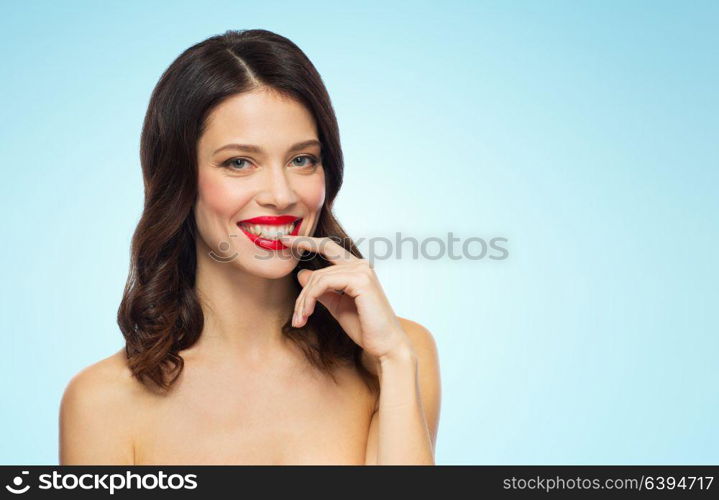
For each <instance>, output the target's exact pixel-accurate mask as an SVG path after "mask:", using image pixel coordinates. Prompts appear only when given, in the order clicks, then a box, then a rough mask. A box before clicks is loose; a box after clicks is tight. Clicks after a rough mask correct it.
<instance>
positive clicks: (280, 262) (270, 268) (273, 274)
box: [232, 255, 299, 279]
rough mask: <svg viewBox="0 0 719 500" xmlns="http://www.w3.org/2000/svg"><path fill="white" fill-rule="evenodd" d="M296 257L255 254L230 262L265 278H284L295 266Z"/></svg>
mask: <svg viewBox="0 0 719 500" xmlns="http://www.w3.org/2000/svg"><path fill="white" fill-rule="evenodd" d="M298 262H299V261H298V259H296V258H291V257H288V256H284V257H280V256H272V257H268V256H267V255H259V256H258V255H256V256H246V257H242V258H240V257H237V258H235V259H234V260H233V261H232V263H233V265H235V266H238V267H241V268H242V270H243V271H244V272H247V273H250V274H252V275H254V276H258V277H260V278H266V279H279V278H284V277H285V276H287V275H288V274H290V273H291V272H292V271H293V270H294V268H295V267H297V263H298Z"/></svg>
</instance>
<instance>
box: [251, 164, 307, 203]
mask: <svg viewBox="0 0 719 500" xmlns="http://www.w3.org/2000/svg"><path fill="white" fill-rule="evenodd" d="M265 174H266V175H265V178H264V179H263V180H262V182H263V183H264V185H263V186H262V189H261V190H260V192H259V194H258V195H257V203H259V204H260V205H262V206H269V207H273V208H275V209H276V210H285V209H286V208H287V207H290V206H292V205H294V204H295V203H296V202H297V199H298V197H297V193H295V191H294V189H293V187H292V184H291V182H290V180H289V179H288V178H287V174H286V173H285V170H284V169H283V168H281V167H278V168H269V169H267V170H266V171H265Z"/></svg>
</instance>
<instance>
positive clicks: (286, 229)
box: [240, 222, 295, 240]
mask: <svg viewBox="0 0 719 500" xmlns="http://www.w3.org/2000/svg"><path fill="white" fill-rule="evenodd" d="M240 225H241V226H242V229H244V230H245V231H247V232H248V233H252V234H256V235H258V236H260V237H262V238H266V239H268V240H276V239H278V238H279V237H280V236H284V235H286V234H290V233H291V232H292V229H293V228H294V227H295V222H293V223H292V224H285V225H284V226H264V225H261V224H240Z"/></svg>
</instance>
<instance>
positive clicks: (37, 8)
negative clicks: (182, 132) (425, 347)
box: [0, 0, 719, 464]
mask: <svg viewBox="0 0 719 500" xmlns="http://www.w3.org/2000/svg"><path fill="white" fill-rule="evenodd" d="M717 25H719V3H717V2H708V1H707V2H702V1H692V2H680V1H676V2H665V1H657V0H652V1H644V2H637V1H615V2H607V1H594V2H589V1H583V2H575V1H551V2H550V1H547V2H539V1H531V2H530V1H527V2H518V1H514V2H505V1H492V2H481V1H472V2H457V1H454V2H451V1H450V2H445V3H444V4H442V6H441V7H440V5H439V4H437V3H436V2H418V1H413V2H386V1H382V2H361V3H359V2H358V3H355V4H347V3H344V4H341V3H338V2H329V1H328V2H310V1H303V2H297V3H290V2H276V1H265V2H261V3H260V2H197V1H187V2H178V1H171V2H170V1H168V2H160V1H153V2H139V1H134V2H127V1H123V2H114V3H110V2H79V1H69V2H37V1H35V2H25V1H22V2H20V1H13V2H8V1H3V3H2V15H0V33H1V34H2V35H0V36H2V41H3V43H2V44H0V60H1V61H2V79H0V109H2V120H0V140H1V144H2V148H1V149H0V168H2V182H1V183H0V190H1V191H0V203H1V204H2V205H1V207H0V208H1V209H2V235H3V244H2V245H1V246H0V259H1V260H2V264H3V271H2V283H1V284H0V307H1V309H0V332H1V336H0V349H1V351H2V363H1V365H0V391H1V392H2V395H3V397H2V403H1V404H2V411H1V412H0V424H1V428H2V439H1V440H0V463H3V464H56V463H57V460H58V457H57V438H58V427H57V426H58V422H57V419H58V408H59V403H60V398H61V396H62V392H63V390H64V388H65V386H66V384H67V382H68V381H69V379H70V378H71V377H72V375H74V374H75V373H77V372H78V371H79V370H80V369H82V368H83V367H85V366H87V365H89V364H91V363H94V362H96V361H98V360H100V359H102V358H104V357H107V356H109V355H111V354H112V353H114V352H115V351H117V350H118V349H120V348H121V347H122V346H123V339H122V336H121V334H120V331H119V329H118V327H117V325H116V323H115V314H116V311H117V307H118V304H119V301H120V298H121V295H122V289H123V285H124V283H125V279H126V275H127V270H128V263H129V243H130V237H131V235H132V231H133V229H134V226H135V224H136V223H137V220H138V218H139V215H140V211H141V208H142V178H141V172H140V165H139V154H138V151H139V137H140V129H141V123H142V119H143V116H144V113H145V110H146V106H147V103H148V99H149V96H150V93H151V91H152V88H153V86H154V85H155V83H156V82H157V80H158V78H159V77H160V75H161V73H162V72H163V71H164V70H165V69H166V68H167V66H168V65H169V64H170V63H171V62H172V61H173V60H174V59H175V57H177V56H178V55H179V54H180V52H182V51H183V50H184V49H186V48H187V47H189V46H190V45H192V44H194V43H197V42H199V41H201V40H204V39H205V38H207V37H209V36H211V35H213V34H218V33H222V32H224V31H225V30H226V29H244V28H264V29H269V30H271V31H275V32H277V33H280V34H282V35H284V36H286V37H288V38H290V39H291V40H293V41H294V42H295V43H297V44H298V45H299V46H300V48H302V49H303V50H304V51H305V53H306V54H307V55H308V56H309V57H310V59H311V60H312V61H313V62H314V64H315V66H316V67H317V68H318V70H319V72H320V73H321V75H322V77H323V79H324V82H325V84H326V86H327V88H328V90H329V93H330V95H331V97H332V100H333V104H334V106H335V111H336V113H337V116H338V120H339V123H340V131H341V134H342V144H343V147H344V153H345V159H346V177H345V186H344V187H343V189H342V191H340V195H339V198H338V201H337V210H336V212H337V214H338V216H339V219H340V221H341V222H342V224H343V225H344V227H345V228H346V229H347V230H348V232H349V233H350V235H351V236H353V237H355V238H360V237H365V238H366V237H372V236H375V237H376V236H387V237H390V238H392V237H393V236H394V234H395V232H396V231H401V232H402V234H403V235H404V236H411V237H415V238H423V237H431V236H437V237H443V238H446V235H447V233H448V232H450V231H451V232H452V233H453V234H454V236H456V237H460V238H468V237H471V236H477V237H483V238H485V239H490V238H492V237H495V236H502V237H506V238H507V239H508V243H506V244H505V246H506V247H507V249H508V250H509V257H508V258H507V259H505V260H491V259H487V258H485V259H482V260H467V259H464V260H457V261H454V260H451V259H448V258H443V259H438V260H428V259H419V260H412V259H408V258H402V259H393V260H381V261H376V266H377V272H378V274H379V276H380V279H381V281H382V283H383V287H384V288H385V291H386V292H387V294H388V296H389V298H390V301H391V303H392V305H393V307H394V308H395V312H396V313H397V314H398V315H400V316H403V317H407V318H410V319H413V320H415V321H417V322H419V323H422V324H423V325H425V326H426V327H427V328H429V329H430V331H431V332H432V333H433V334H434V337H435V339H436V341H437V345H438V348H439V352H440V362H441V368H442V383H443V400H442V410H441V421H440V428H439V435H438V443H437V453H436V458H437V463H439V464H661V463H668V464H709V463H714V464H716V463H717V462H719V430H718V429H717V422H718V421H719V403H718V399H717V396H719V394H718V392H719V391H718V390H717V380H718V377H717V354H718V352H719V340H717V332H718V330H719V329H718V328H717V312H716V311H717V303H718V302H719V301H718V300H717V299H718V298H719V297H718V294H717V282H718V279H719V273H718V272H717V270H718V266H717V263H716V260H715V257H716V250H715V247H716V245H717V243H718V242H719V235H718V234H717V228H718V227H719V221H718V220H717V219H718V218H719V217H718V216H717V215H718V213H719V210H718V208H719V207H718V202H717V200H718V199H719V197H718V196H717V191H718V189H717V181H719V179H718V174H717V171H718V168H717V167H719V161H718V160H719V158H718V156H719V155H718V151H717V144H718V143H719V141H718V140H717V138H718V137H719V126H718V124H717V116H719V106H718V105H717V104H718V103H717V88H719V71H718V68H719V64H718V62H719V58H718V57H717V56H718V53H717V51H718V49H717V47H719V32H718V31H717V29H716V27H717ZM360 249H362V250H365V253H366V252H367V247H363V246H360Z"/></svg>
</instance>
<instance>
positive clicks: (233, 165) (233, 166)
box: [222, 155, 319, 171]
mask: <svg viewBox="0 0 719 500" xmlns="http://www.w3.org/2000/svg"><path fill="white" fill-rule="evenodd" d="M296 160H309V163H307V162H304V163H302V164H300V165H298V164H297V163H294V166H295V167H299V168H303V167H309V166H312V167H314V166H317V165H318V164H319V160H318V159H317V158H315V157H314V156H312V155H301V156H296V157H295V158H293V159H292V161H293V162H295V161H296ZM234 162H247V159H245V158H230V159H229V160H226V161H224V162H223V163H222V166H223V167H226V168H229V169H230V170H235V171H244V170H247V168H242V166H243V164H242V163H240V164H239V165H238V164H237V163H234Z"/></svg>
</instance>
